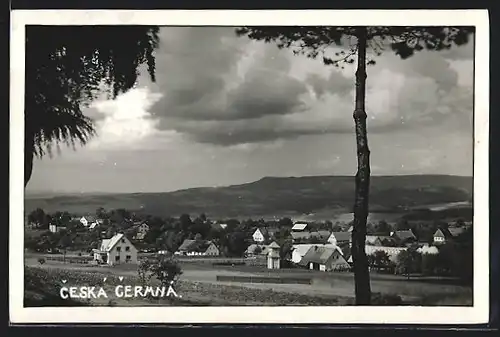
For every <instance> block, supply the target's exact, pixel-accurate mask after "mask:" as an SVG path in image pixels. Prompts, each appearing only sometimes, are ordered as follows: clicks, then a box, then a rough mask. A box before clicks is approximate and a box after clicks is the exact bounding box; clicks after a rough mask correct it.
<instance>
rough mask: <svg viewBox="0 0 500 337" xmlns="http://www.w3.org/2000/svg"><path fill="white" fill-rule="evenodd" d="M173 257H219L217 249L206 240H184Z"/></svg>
mask: <svg viewBox="0 0 500 337" xmlns="http://www.w3.org/2000/svg"><path fill="white" fill-rule="evenodd" d="M175 255H185V256H219V255H220V251H219V248H217V246H216V245H215V244H214V243H213V242H212V241H208V240H184V242H183V243H182V244H181V246H180V247H179V249H178V250H177V252H175Z"/></svg>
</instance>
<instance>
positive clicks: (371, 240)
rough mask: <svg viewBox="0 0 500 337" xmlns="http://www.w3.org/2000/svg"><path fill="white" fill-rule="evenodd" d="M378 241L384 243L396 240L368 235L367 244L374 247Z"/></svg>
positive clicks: (389, 237) (384, 236)
mask: <svg viewBox="0 0 500 337" xmlns="http://www.w3.org/2000/svg"><path fill="white" fill-rule="evenodd" d="M377 240H380V242H381V243H383V242H386V241H394V238H393V237H391V236H388V235H367V236H366V240H365V242H366V243H368V244H372V245H373V244H375V243H377Z"/></svg>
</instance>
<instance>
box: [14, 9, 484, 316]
mask: <svg viewBox="0 0 500 337" xmlns="http://www.w3.org/2000/svg"><path fill="white" fill-rule="evenodd" d="M11 18H12V19H11V47H10V48H11V49H10V57H11V68H10V74H11V96H10V102H11V106H10V167H9V169H10V223H9V255H10V256H9V277H10V279H9V303H10V320H11V323H229V324H230V323H281V324H301V323H343V324H355V323H375V324H380V323H391V324H473V323H486V322H487V321H488V316H489V286H490V285H489V269H490V265H489V244H487V243H489V213H488V212H489V180H488V177H489V171H488V164H489V162H488V153H489V147H488V140H489V17H488V12H487V11H486V10H300V11H299V10H293V11H291V10H279V11H277V10H245V11H241V10H240V11H237V10H231V11H229V10H208V11H207V10H189V11H188V10H143V11H142V10H141V11H134V10H78V11H76V10H14V11H12V15H11ZM333 23H334V24H335V25H338V26H340V25H346V26H352V25H367V26H371V25H382V26H391V25H393V26H408V25H430V26H432V25H436V26H437V25H440V26H441V25H442V26H444V25H450V26H452V25H454V26H456V25H462V26H476V34H475V48H476V49H475V88H474V95H475V106H474V108H475V120H474V126H475V130H474V132H475V143H474V227H473V228H474V287H473V289H474V306H472V307H405V306H401V307H356V306H342V307H340V306H339V307H312V306H309V307H302V306H301V307H161V308H152V307H151V308H149V307H141V308H140V310H138V309H139V307H113V308H111V307H79V308H74V307H69V308H68V307H64V308H63V307H57V308H48V307H44V308H24V307H23V297H24V268H23V266H24V261H23V254H24V253H23V251H24V249H23V247H24V231H23V225H22V224H23V223H24V219H23V214H24V178H23V175H24V170H23V161H24V157H23V148H24V145H23V144H24V114H23V113H22V112H23V111H24V80H25V78H24V54H25V26H26V25H31V24H39V25H97V24H100V25H120V24H129V25H130V24H142V25H162V26H166V25H172V26H175V25H181V26H244V25H332V24H333ZM457 150H458V151H460V149H457Z"/></svg>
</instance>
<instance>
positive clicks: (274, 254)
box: [267, 241, 280, 269]
mask: <svg viewBox="0 0 500 337" xmlns="http://www.w3.org/2000/svg"><path fill="white" fill-rule="evenodd" d="M268 249H269V252H268V253H267V269H280V246H279V245H278V244H277V243H276V242H275V241H274V242H273V243H271V244H270V245H269V246H268Z"/></svg>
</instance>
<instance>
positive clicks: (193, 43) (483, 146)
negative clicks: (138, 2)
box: [9, 10, 489, 325]
mask: <svg viewBox="0 0 500 337" xmlns="http://www.w3.org/2000/svg"><path fill="white" fill-rule="evenodd" d="M11 28H12V29H11V37H12V38H11V49H10V50H11V110H10V130H11V133H10V140H11V142H10V144H11V145H10V188H11V189H10V227H9V232H10V237H9V239H10V240H9V243H10V248H9V253H10V254H9V255H10V256H9V277H10V282H9V296H10V319H11V322H12V323H227V324H233V323H281V324H299V323H328V324H336V323H343V324H356V323H374V324H377V323H393V324H398V323H405V324H452V325H453V324H467V323H485V322H487V321H488V313H489V299H488V298H489V256H488V255H489V253H488V252H489V234H488V228H489V217H488V203H489V199H488V189H489V186H488V151H489V149H488V137H489V134H488V132H489V21H488V13H487V11H485V10H452V11H451V10H450V11H442V10H384V11H382V10H326V11H325V10H321V11H319V10H308V11H286V10H283V11H267V10H258V11H257V10H255V11H254V10H250V11H248V10H245V11H237V10H142V11H141V10H136V11H134V10H36V11H35V10H14V11H13V12H12V27H11ZM23 154H24V156H23ZM23 167H24V170H23V169H22V168H23ZM139 308H140V310H138V309H139Z"/></svg>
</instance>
